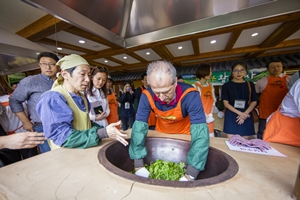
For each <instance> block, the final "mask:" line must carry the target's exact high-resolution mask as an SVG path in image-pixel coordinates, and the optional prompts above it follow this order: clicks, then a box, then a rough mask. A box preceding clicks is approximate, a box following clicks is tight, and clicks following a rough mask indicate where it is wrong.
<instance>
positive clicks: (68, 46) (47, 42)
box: [39, 38, 96, 54]
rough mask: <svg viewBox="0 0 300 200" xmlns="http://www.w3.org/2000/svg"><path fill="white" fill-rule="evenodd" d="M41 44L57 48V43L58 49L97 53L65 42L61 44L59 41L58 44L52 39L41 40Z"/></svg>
mask: <svg viewBox="0 0 300 200" xmlns="http://www.w3.org/2000/svg"><path fill="white" fill-rule="evenodd" d="M39 42H40V43H43V44H47V45H51V46H54V47H56V43H57V47H61V48H66V49H70V50H74V51H79V52H85V53H90V54H94V53H96V51H92V50H89V49H85V48H82V47H78V46H75V45H71V44H67V43H63V42H59V41H57V42H56V41H55V40H51V39H48V38H44V39H42V40H40V41H39Z"/></svg>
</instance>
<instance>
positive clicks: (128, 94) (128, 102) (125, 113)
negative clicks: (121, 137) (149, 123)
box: [118, 81, 135, 131]
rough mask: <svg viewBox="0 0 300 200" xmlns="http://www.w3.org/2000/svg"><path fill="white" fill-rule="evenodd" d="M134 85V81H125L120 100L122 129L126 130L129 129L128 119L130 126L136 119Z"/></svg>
mask: <svg viewBox="0 0 300 200" xmlns="http://www.w3.org/2000/svg"><path fill="white" fill-rule="evenodd" d="M133 88H134V85H133V83H132V81H126V82H125V83H124V88H123V92H120V97H119V98H118V102H119V103H121V120H122V129H123V130H124V131H125V130H127V129H128V121H129V125H130V128H132V125H133V122H134V120H135V110H134V107H133V104H134V92H133Z"/></svg>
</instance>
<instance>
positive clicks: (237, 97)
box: [232, 81, 245, 99]
mask: <svg viewBox="0 0 300 200" xmlns="http://www.w3.org/2000/svg"><path fill="white" fill-rule="evenodd" d="M232 84H233V87H234V91H235V95H236V99H239V96H238V93H237V90H236V87H235V84H234V82H233V81H232ZM244 91H245V84H243V93H242V99H244Z"/></svg>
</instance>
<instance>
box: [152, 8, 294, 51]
mask: <svg viewBox="0 0 300 200" xmlns="http://www.w3.org/2000/svg"><path fill="white" fill-rule="evenodd" d="M292 20H300V11H299V12H294V13H290V14H285V15H281V16H276V17H271V18H267V19H261V20H256V21H252V22H246V23H242V24H237V25H234V26H229V27H225V28H219V29H214V30H209V31H204V32H200V33H195V34H193V35H186V36H181V37H177V38H174V39H170V40H163V41H158V42H154V43H152V45H153V46H156V45H167V44H171V43H174V42H183V41H187V40H190V39H191V37H192V38H203V37H208V36H213V35H220V34H224V33H229V32H234V31H239V30H242V31H243V30H245V29H250V28H255V27H260V26H266V25H270V24H275V23H280V22H286V21H292Z"/></svg>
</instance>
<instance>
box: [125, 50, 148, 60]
mask: <svg viewBox="0 0 300 200" xmlns="http://www.w3.org/2000/svg"><path fill="white" fill-rule="evenodd" d="M127 55H129V56H131V57H133V58H134V59H136V60H138V61H140V62H148V61H147V60H145V59H144V58H142V57H141V56H139V55H136V54H135V53H133V52H128V53H127Z"/></svg>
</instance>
